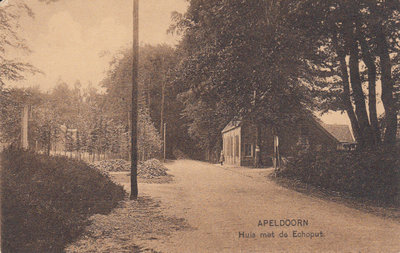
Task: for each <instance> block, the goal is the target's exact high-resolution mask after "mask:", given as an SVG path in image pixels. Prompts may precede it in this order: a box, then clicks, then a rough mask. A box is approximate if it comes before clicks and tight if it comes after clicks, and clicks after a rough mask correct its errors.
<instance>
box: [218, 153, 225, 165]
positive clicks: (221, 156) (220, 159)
mask: <svg viewBox="0 0 400 253" xmlns="http://www.w3.org/2000/svg"><path fill="white" fill-rule="evenodd" d="M224 162H225V156H224V150H221V154H220V155H219V163H220V164H221V166H222V165H224Z"/></svg>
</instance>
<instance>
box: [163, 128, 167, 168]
mask: <svg viewBox="0 0 400 253" xmlns="http://www.w3.org/2000/svg"><path fill="white" fill-rule="evenodd" d="M166 136H167V123H164V162H165V159H166V157H167V151H166V150H167V143H166V140H167V138H166Z"/></svg>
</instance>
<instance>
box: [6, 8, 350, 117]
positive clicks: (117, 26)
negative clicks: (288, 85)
mask: <svg viewBox="0 0 400 253" xmlns="http://www.w3.org/2000/svg"><path fill="white" fill-rule="evenodd" d="M8 1H11V0H8ZM14 1H18V0H14ZM19 1H22V0H19ZM28 5H29V6H30V8H32V10H33V12H34V14H35V18H34V19H32V18H29V17H24V18H22V20H21V28H20V31H18V32H19V33H20V34H21V36H22V37H24V38H25V39H26V40H27V44H28V45H29V47H30V49H31V50H32V53H30V54H29V55H21V56H20V57H23V58H24V60H26V61H28V62H30V63H31V64H33V65H34V66H36V67H37V68H39V69H40V70H41V71H42V72H43V73H44V74H36V75H27V77H26V80H25V81H22V82H19V83H18V84H16V85H17V86H19V87H21V86H22V87H30V86H39V87H40V88H41V89H42V90H44V91H47V90H51V89H52V88H53V87H54V86H55V85H56V84H57V83H58V82H59V80H62V81H64V82H66V83H67V84H69V85H74V83H75V82H76V81H77V80H80V82H81V84H82V86H83V87H85V86H87V85H88V84H89V83H91V84H92V85H93V86H97V87H99V83H100V82H101V80H102V79H103V78H104V77H105V73H106V71H107V69H108V66H109V62H110V60H111V58H112V56H113V55H115V54H116V53H117V52H118V51H119V50H121V49H123V48H126V47H131V45H132V11H133V7H132V6H133V5H132V0H112V1H109V0H59V1H58V2H56V3H52V4H45V3H43V2H40V1H39V0H29V3H28ZM187 5H188V3H187V1H186V0H140V2H139V41H140V44H142V45H143V44H153V45H155V44H159V43H167V44H170V45H175V44H177V42H178V41H179V38H178V37H175V36H173V35H170V34H167V32H166V31H167V29H168V27H169V26H170V24H171V13H172V12H173V11H178V12H181V13H184V12H185V10H186V9H187ZM320 118H321V119H322V120H323V121H324V122H325V123H329V124H349V120H348V117H347V115H346V114H341V113H339V112H335V113H328V114H325V115H323V116H320Z"/></svg>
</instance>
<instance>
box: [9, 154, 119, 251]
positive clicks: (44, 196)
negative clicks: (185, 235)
mask: <svg viewBox="0 0 400 253" xmlns="http://www.w3.org/2000/svg"><path fill="white" fill-rule="evenodd" d="M1 160H2V164H1V166H2V168H3V169H2V175H1V176H2V185H1V191H2V199H1V201H2V202H1V203H2V250H3V251H4V252H60V251H62V250H63V247H64V246H65V245H66V244H67V243H69V242H71V241H72V240H73V239H75V238H77V236H78V235H79V234H80V232H82V229H83V228H84V226H85V225H86V219H87V218H88V217H89V216H90V215H93V214H95V213H102V214H106V213H108V212H109V211H110V210H111V209H112V208H114V207H115V206H116V205H117V203H118V201H120V200H122V199H123V197H124V190H123V188H122V187H121V186H117V185H115V184H114V183H113V182H112V181H111V180H110V179H109V178H108V177H107V176H105V175H103V174H101V173H100V172H99V171H97V170H96V169H93V168H91V167H89V166H88V165H87V164H85V163H84V162H81V161H77V160H72V159H68V158H65V157H49V156H46V155H39V154H34V153H31V152H26V151H21V150H16V149H13V148H11V149H7V150H5V151H4V152H3V154H2V159H1Z"/></svg>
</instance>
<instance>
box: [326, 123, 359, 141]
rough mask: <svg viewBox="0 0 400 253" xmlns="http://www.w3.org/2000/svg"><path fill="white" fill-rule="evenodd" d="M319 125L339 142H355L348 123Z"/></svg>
mask: <svg viewBox="0 0 400 253" xmlns="http://www.w3.org/2000/svg"><path fill="white" fill-rule="evenodd" d="M321 126H322V127H323V128H324V129H325V130H326V131H328V132H329V133H330V134H331V135H332V136H333V137H335V139H336V140H338V141H339V142H347V143H352V142H355V141H354V138H353V135H352V133H351V131H350V128H349V126H348V125H337V124H324V123H322V124H321Z"/></svg>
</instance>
